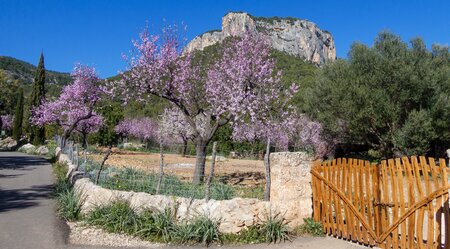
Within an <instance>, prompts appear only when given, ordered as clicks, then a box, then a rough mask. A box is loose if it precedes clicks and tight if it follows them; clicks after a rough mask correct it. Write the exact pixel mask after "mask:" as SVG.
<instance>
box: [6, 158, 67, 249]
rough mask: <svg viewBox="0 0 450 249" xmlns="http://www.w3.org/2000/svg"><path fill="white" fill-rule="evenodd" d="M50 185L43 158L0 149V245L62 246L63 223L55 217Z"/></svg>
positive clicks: (38, 248) (12, 248) (13, 247)
mask: <svg viewBox="0 0 450 249" xmlns="http://www.w3.org/2000/svg"><path fill="white" fill-rule="evenodd" d="M52 184H53V176H52V169H51V165H50V164H49V163H48V162H47V161H46V160H44V159H42V158H39V157H35V156H29V155H26V154H22V153H18V152H0V248H4V249H16V248H17V249H19V248H20V249H24V248H35V249H41V248H42V249H44V248H46V249H48V248H62V247H63V245H64V239H63V238H64V237H65V236H64V235H63V233H64V228H63V227H62V226H63V225H64V224H63V223H62V222H61V221H60V220H59V219H57V218H56V216H55V203H54V200H52V199H51V193H52Z"/></svg>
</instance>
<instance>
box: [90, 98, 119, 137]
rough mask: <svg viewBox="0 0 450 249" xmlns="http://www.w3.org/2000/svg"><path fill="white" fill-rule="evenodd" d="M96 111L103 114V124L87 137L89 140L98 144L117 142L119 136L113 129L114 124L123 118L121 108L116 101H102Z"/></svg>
mask: <svg viewBox="0 0 450 249" xmlns="http://www.w3.org/2000/svg"><path fill="white" fill-rule="evenodd" d="M100 106H101V107H99V108H98V109H97V110H96V111H97V112H98V113H99V114H100V115H102V116H103V118H104V123H105V124H104V126H103V127H101V128H100V130H99V131H98V132H97V133H96V134H94V135H91V136H90V137H89V141H90V142H93V143H99V144H100V145H104V146H107V145H110V144H117V142H118V140H119V136H118V135H117V134H116V132H115V131H114V128H115V127H116V125H117V124H118V123H119V122H120V120H122V119H123V109H122V107H121V106H120V104H119V103H118V102H114V101H110V100H107V101H104V102H103V103H102V104H101V105H100Z"/></svg>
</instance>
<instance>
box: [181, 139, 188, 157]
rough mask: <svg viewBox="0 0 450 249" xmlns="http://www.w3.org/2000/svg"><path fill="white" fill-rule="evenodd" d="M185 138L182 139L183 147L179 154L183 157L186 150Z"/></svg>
mask: <svg viewBox="0 0 450 249" xmlns="http://www.w3.org/2000/svg"><path fill="white" fill-rule="evenodd" d="M187 143H188V142H187V140H186V139H183V149H182V151H181V156H182V157H185V156H186V152H187Z"/></svg>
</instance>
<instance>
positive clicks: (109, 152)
mask: <svg viewBox="0 0 450 249" xmlns="http://www.w3.org/2000/svg"><path fill="white" fill-rule="evenodd" d="M111 149H112V145H109V147H108V150H107V151H106V155H105V157H104V158H103V161H102V164H100V169H99V170H98V172H97V177H96V178H95V184H98V180H99V179H100V173H102V170H103V166H104V165H105V162H106V160H108V157H109V155H110V154H111V152H112V150H111Z"/></svg>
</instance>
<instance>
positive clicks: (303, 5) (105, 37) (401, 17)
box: [0, 0, 450, 77]
mask: <svg viewBox="0 0 450 249" xmlns="http://www.w3.org/2000/svg"><path fill="white" fill-rule="evenodd" d="M229 11H245V12H249V13H250V14H252V15H254V16H266V17H270V16H280V17H283V16H292V17H298V18H301V19H308V20H310V21H313V22H315V23H316V24H318V25H319V27H320V28H322V29H325V30H328V31H330V32H331V33H332V35H333V37H334V39H335V43H336V50H337V55H338V57H340V58H345V57H346V55H347V52H348V51H349V48H350V46H351V44H352V43H353V42H355V41H359V42H362V43H365V44H368V45H371V44H372V43H373V40H374V38H375V36H376V35H377V33H378V32H380V31H382V30H390V31H392V32H394V33H396V34H398V35H400V36H401V37H402V38H403V39H404V40H409V39H411V38H413V37H417V36H420V37H422V38H423V39H424V40H425V42H426V44H427V45H428V47H430V46H431V44H433V43H439V44H443V45H449V44H450V1H448V0H429V1H418V0H410V1H404V0H401V1H400V0H398V1H328V0H320V1H311V0H310V1H287V0H286V1H283V0H272V1H266V0H259V1H258V0H241V1H238V0H226V1H225V0H224V1H213V0H209V1H207V0H198V1H181V0H180V1H162V0H161V1H151V0H121V1H119V0H103V1H101V0H73V1H62V0H54V1H46V0H40V1H31V0H30V1H20V0H0V55H7V56H12V57H16V58H18V59H21V60H24V61H27V62H30V63H32V64H36V63H37V61H38V57H39V53H40V51H41V50H43V51H44V54H45V57H46V68H47V69H51V70H56V71H63V72H69V71H71V70H72V68H73V66H74V64H75V63H77V62H79V63H83V64H87V65H90V66H95V67H96V68H97V70H98V72H99V74H100V76H102V77H109V76H113V75H115V74H116V73H117V72H118V71H119V70H122V69H124V68H125V63H124V61H123V60H122V58H121V55H122V54H123V53H125V54H126V53H127V51H129V50H130V48H131V39H132V38H135V37H136V36H137V34H138V33H139V32H140V31H141V30H142V29H143V28H144V27H145V25H146V21H148V22H149V24H150V26H153V27H162V26H163V25H164V21H163V20H164V19H165V20H166V22H168V23H173V22H175V23H181V22H184V23H185V24H187V26H188V31H187V38H188V39H192V38H193V37H195V36H196V35H198V34H201V33H203V32H205V31H208V30H211V29H220V27H221V18H222V16H223V15H224V14H226V13H228V12H229Z"/></svg>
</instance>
